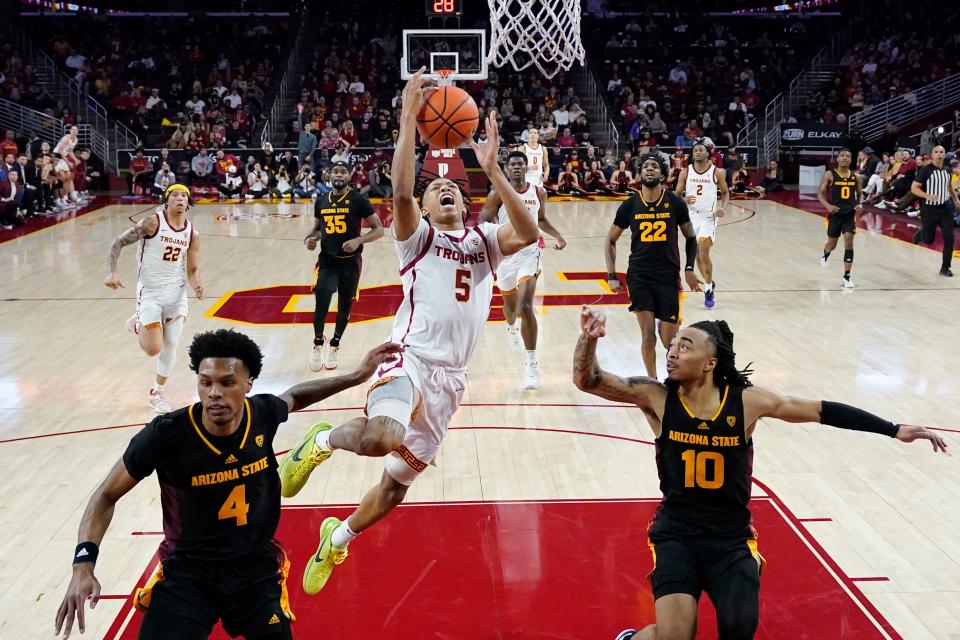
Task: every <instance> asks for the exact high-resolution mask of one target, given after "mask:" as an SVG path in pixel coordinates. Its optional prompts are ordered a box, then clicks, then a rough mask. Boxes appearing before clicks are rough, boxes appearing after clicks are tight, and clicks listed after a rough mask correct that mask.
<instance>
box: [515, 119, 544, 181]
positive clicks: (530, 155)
mask: <svg viewBox="0 0 960 640" xmlns="http://www.w3.org/2000/svg"><path fill="white" fill-rule="evenodd" d="M517 151H519V152H520V153H522V154H523V155H524V156H525V157H526V158H527V175H526V181H527V182H529V183H530V184H532V185H534V186H535V187H543V185H544V184H546V182H547V178H549V177H550V176H549V174H550V162H549V159H548V158H547V148H546V147H545V146H543V145H542V144H540V130H539V129H537V128H536V127H530V128H529V129H527V141H526V142H524V143H523V144H521V145H520V146H519V147H517Z"/></svg>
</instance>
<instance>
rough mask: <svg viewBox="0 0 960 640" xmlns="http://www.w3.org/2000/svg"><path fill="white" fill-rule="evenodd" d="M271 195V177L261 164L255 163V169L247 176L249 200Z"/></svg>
mask: <svg viewBox="0 0 960 640" xmlns="http://www.w3.org/2000/svg"><path fill="white" fill-rule="evenodd" d="M269 194H270V176H269V175H268V174H267V172H266V171H264V170H263V167H262V166H261V165H260V163H259V162H254V163H253V169H252V170H251V171H250V172H249V173H248V174H247V195H246V197H247V199H248V200H249V199H250V198H257V199H259V198H265V197H267V196H268V195H269Z"/></svg>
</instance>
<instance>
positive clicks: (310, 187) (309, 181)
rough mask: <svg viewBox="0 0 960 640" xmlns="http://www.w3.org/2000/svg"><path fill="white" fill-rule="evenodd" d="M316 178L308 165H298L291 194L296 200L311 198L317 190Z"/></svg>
mask: <svg viewBox="0 0 960 640" xmlns="http://www.w3.org/2000/svg"><path fill="white" fill-rule="evenodd" d="M316 177H317V176H316V174H315V173H314V172H313V169H312V168H311V166H310V165H309V164H306V163H304V164H302V165H300V170H299V171H298V172H297V177H296V178H294V180H293V182H294V186H293V194H294V195H295V196H296V197H298V198H312V197H313V195H314V194H315V193H316V188H317V181H316Z"/></svg>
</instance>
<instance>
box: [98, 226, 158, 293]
mask: <svg viewBox="0 0 960 640" xmlns="http://www.w3.org/2000/svg"><path fill="white" fill-rule="evenodd" d="M158 224H159V222H158V220H157V216H147V217H146V218H144V219H143V220H141V221H140V222H138V223H137V224H136V225H134V226H133V228H132V229H127V230H126V231H125V232H124V233H121V234H120V235H119V236H117V237H116V239H114V241H113V244H111V245H110V273H109V274H107V277H106V279H105V280H104V281H103V283H104V284H105V285H107V286H108V287H110V288H111V289H120V288H122V287H123V283H121V282H120V278H118V277H117V263H118V262H119V261H120V250H121V249H123V248H124V247H125V246H127V245H128V244H135V243H136V242H138V241H140V240H142V239H143V238H147V237H149V236H152V235H153V234H155V233H156V232H157V226H158Z"/></svg>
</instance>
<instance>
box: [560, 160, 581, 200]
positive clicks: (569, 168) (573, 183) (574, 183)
mask: <svg viewBox="0 0 960 640" xmlns="http://www.w3.org/2000/svg"><path fill="white" fill-rule="evenodd" d="M557 191H559V192H560V193H565V194H571V195H582V194H583V193H584V192H583V191H582V190H581V189H580V178H579V177H578V176H577V174H576V172H575V171H574V170H573V165H571V164H570V163H569V162H568V163H567V164H566V165H565V166H564V168H563V172H562V173H561V174H560V175H559V176H557Z"/></svg>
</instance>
